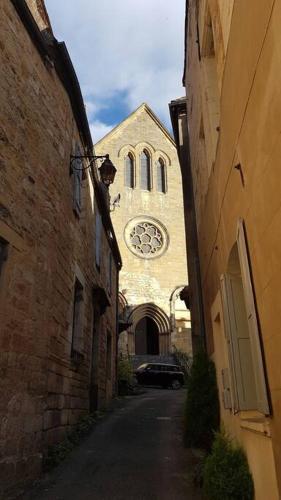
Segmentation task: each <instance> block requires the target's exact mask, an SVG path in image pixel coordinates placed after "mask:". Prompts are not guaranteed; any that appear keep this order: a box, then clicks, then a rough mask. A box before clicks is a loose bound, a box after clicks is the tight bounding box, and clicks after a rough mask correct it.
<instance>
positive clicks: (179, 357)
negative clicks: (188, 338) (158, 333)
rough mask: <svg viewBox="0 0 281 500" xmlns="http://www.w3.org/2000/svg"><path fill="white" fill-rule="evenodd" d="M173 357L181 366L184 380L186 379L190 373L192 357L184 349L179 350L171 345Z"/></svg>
mask: <svg viewBox="0 0 281 500" xmlns="http://www.w3.org/2000/svg"><path fill="white" fill-rule="evenodd" d="M173 349H174V350H173V357H174V360H175V362H176V363H177V364H178V365H180V366H181V368H182V370H183V372H184V375H185V381H187V379H188V377H189V375H190V370H191V365H192V357H191V355H190V354H187V353H186V352H184V351H181V350H180V349H177V348H176V347H175V346H173Z"/></svg>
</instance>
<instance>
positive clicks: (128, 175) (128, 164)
mask: <svg viewBox="0 0 281 500" xmlns="http://www.w3.org/2000/svg"><path fill="white" fill-rule="evenodd" d="M125 186H127V187H130V188H134V187H135V165H134V158H133V156H132V154H131V153H128V155H127V156H126V158H125Z"/></svg>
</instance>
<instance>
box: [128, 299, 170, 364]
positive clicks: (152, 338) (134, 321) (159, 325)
mask: <svg viewBox="0 0 281 500" xmlns="http://www.w3.org/2000/svg"><path fill="white" fill-rule="evenodd" d="M127 321H128V323H130V327H129V328H128V330H127V331H128V345H129V353H131V354H136V355H143V354H152V355H156V356H157V355H159V354H160V355H165V354H168V353H169V352H170V332H171V329H170V321H169V318H168V316H167V314H166V313H165V312H164V311H163V309H161V308H160V307H158V306H157V305H156V304H153V303H151V302H149V303H145V304H140V305H138V306H136V307H134V308H133V309H132V311H131V313H130V314H129V316H128V319H127Z"/></svg>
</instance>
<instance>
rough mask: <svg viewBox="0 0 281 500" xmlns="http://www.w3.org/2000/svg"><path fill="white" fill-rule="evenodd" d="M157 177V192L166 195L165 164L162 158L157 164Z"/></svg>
mask: <svg viewBox="0 0 281 500" xmlns="http://www.w3.org/2000/svg"><path fill="white" fill-rule="evenodd" d="M156 175H157V191H158V192H159V193H166V191H167V187H166V172H165V164H164V161H163V160H162V158H159V160H158V162H157V164H156Z"/></svg>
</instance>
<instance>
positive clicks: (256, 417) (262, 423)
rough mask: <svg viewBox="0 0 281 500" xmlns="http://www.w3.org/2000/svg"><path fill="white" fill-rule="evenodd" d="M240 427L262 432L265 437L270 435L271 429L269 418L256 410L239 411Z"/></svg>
mask: <svg viewBox="0 0 281 500" xmlns="http://www.w3.org/2000/svg"><path fill="white" fill-rule="evenodd" d="M240 427H241V428H242V429H245V430H247V431H252V432H255V433H258V434H262V435H263V436H266V437H271V430H270V425H269V420H268V419H267V418H266V417H265V416H264V415H262V414H261V413H257V412H249V413H248V412H241V414H240Z"/></svg>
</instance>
